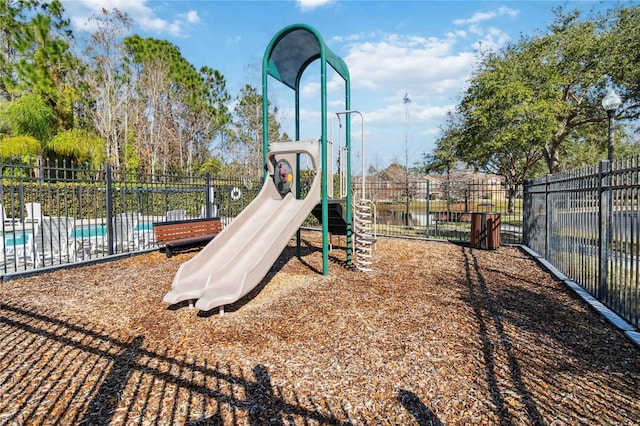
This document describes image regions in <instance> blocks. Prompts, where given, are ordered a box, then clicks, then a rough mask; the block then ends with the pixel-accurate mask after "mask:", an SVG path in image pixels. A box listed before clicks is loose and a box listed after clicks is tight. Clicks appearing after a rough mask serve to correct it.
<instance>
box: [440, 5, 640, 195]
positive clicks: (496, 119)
mask: <svg viewBox="0 0 640 426" xmlns="http://www.w3.org/2000/svg"><path fill="white" fill-rule="evenodd" d="M634 22H635V21H634ZM610 28H611V22H610V19H609V20H607V19H605V18H604V17H601V16H599V17H596V18H595V19H593V20H582V19H581V17H580V14H579V13H578V12H569V13H565V12H564V11H562V10H559V11H557V13H556V19H555V22H554V23H553V24H552V25H551V26H550V33H549V34H546V35H543V36H534V37H523V38H522V39H521V40H520V41H519V42H518V43H514V44H510V45H508V46H506V47H505V48H503V49H502V50H501V51H500V52H497V53H493V52H484V53H482V55H481V58H480V59H481V60H480V63H479V67H478V68H477V69H476V71H475V72H474V75H473V77H472V80H471V82H470V84H469V88H468V89H467V90H466V91H465V94H464V97H463V99H462V102H461V103H460V105H459V106H458V110H457V114H459V116H460V120H459V123H456V126H455V133H456V142H455V144H456V149H455V152H456V155H458V156H459V158H460V159H462V160H464V161H466V162H467V163H469V164H471V165H473V166H474V167H475V168H477V169H480V170H485V171H490V172H493V173H497V174H500V175H502V176H504V177H505V179H506V180H507V182H508V185H518V184H519V183H521V182H522V181H523V180H524V178H525V177H530V176H531V174H532V173H535V172H536V170H538V169H537V168H536V167H537V163H538V161H539V160H540V159H543V160H544V161H545V164H546V166H547V170H548V172H549V173H557V172H559V171H561V170H563V169H565V168H566V167H567V165H569V164H571V165H575V164H576V163H577V161H576V160H578V159H579V158H580V156H579V155H575V152H574V151H573V150H572V149H571V148H572V147H573V148H575V147H579V146H587V145H588V146H590V147H591V149H590V150H588V151H589V152H591V153H592V154H591V155H590V158H593V154H595V153H598V154H599V158H602V157H603V155H604V153H605V150H604V148H605V147H606V130H605V128H604V126H605V125H606V122H607V117H606V114H605V113H604V111H603V110H602V107H601V106H600V100H601V99H602V96H603V94H604V92H605V90H606V89H607V86H608V85H609V84H610V80H611V78H607V74H608V73H609V72H610V71H611V69H609V68H608V64H609V63H610V62H612V61H613V60H614V58H613V56H611V55H614V56H615V55H620V54H622V53H621V52H622V51H623V50H624V49H622V48H620V49H621V50H620V51H619V52H617V53H615V51H614V50H613V49H607V48H606V47H607V43H611V40H610V38H611V37H613V34H614V32H613V31H611V30H610ZM625 34H626V35H627V36H628V37H631V38H634V39H637V38H638V37H640V35H637V34H636V33H630V32H626V33H625ZM617 41H618V43H620V44H624V41H623V40H621V39H618V40H617ZM630 53H632V52H630ZM619 81H622V78H620V79H619ZM625 93H626V95H627V98H626V99H627V102H628V103H629V102H630V100H631V99H632V98H633V96H636V97H637V96H638V95H640V94H638V93H635V94H634V93H633V92H632V91H625ZM629 111H630V110H629V109H628V108H627V109H626V112H627V116H628V117H630V116H632V114H629ZM452 131H453V130H452ZM585 152H587V151H582V153H585Z"/></svg>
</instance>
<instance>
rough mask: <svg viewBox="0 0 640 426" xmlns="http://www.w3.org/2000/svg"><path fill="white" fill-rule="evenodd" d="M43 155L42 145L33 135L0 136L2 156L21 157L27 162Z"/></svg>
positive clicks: (0, 152)
mask: <svg viewBox="0 0 640 426" xmlns="http://www.w3.org/2000/svg"><path fill="white" fill-rule="evenodd" d="M41 155H42V145H40V141H38V140H37V139H36V138H34V137H33V136H8V137H5V138H0V158H3V159H7V158H19V159H21V160H22V161H23V162H25V164H28V162H29V161H30V160H31V159H34V158H38V157H40V156H41Z"/></svg>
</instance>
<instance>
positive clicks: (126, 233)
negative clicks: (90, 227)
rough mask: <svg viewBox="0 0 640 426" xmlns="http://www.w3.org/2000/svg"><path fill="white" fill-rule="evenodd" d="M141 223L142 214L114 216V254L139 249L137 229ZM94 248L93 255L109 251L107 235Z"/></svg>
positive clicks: (129, 213) (112, 224)
mask: <svg viewBox="0 0 640 426" xmlns="http://www.w3.org/2000/svg"><path fill="white" fill-rule="evenodd" d="M139 221H140V213H131V212H127V213H119V214H117V215H115V216H113V219H112V221H111V226H112V229H113V252H114V253H125V252H128V251H131V250H133V249H135V248H137V247H138V234H137V233H136V227H137V226H138V222H139ZM92 243H93V244H95V246H94V247H92V251H93V253H96V254H97V253H105V252H108V251H109V238H108V235H105V236H104V237H103V238H101V239H100V240H97V241H95V242H94V241H93V239H92Z"/></svg>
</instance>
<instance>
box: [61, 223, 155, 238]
mask: <svg viewBox="0 0 640 426" xmlns="http://www.w3.org/2000/svg"><path fill="white" fill-rule="evenodd" d="M152 229H153V223H150V222H140V223H138V224H137V225H136V228H135V231H136V232H139V231H151V230H152ZM106 234H107V226H106V225H84V226H76V227H75V228H73V232H71V238H91V237H104V236H105V235H106Z"/></svg>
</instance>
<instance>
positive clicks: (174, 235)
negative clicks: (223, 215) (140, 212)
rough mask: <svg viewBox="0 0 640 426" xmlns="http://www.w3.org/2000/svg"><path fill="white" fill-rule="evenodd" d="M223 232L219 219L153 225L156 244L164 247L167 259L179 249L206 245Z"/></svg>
mask: <svg viewBox="0 0 640 426" xmlns="http://www.w3.org/2000/svg"><path fill="white" fill-rule="evenodd" d="M221 231H222V222H220V218H219V217H214V218H211V219H191V220H175V221H170V222H155V223H154V224H153V232H154V234H155V237H156V242H157V243H158V244H159V245H164V248H165V253H166V255H167V257H171V256H173V253H174V252H175V249H176V248H178V247H184V248H188V247H197V246H202V245H205V244H207V243H208V242H209V241H211V240H212V239H213V238H214V237H215V236H216V235H218V234H219V233H220V232H221Z"/></svg>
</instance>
